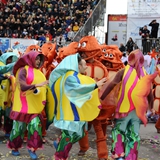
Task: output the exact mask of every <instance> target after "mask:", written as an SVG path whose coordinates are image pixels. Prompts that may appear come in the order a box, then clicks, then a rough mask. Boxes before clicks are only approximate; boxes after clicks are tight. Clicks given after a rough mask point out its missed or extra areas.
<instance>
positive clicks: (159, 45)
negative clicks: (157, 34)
mask: <svg viewBox="0 0 160 160" xmlns="http://www.w3.org/2000/svg"><path fill="white" fill-rule="evenodd" d="M135 44H136V45H137V46H138V48H139V49H141V50H142V51H143V54H147V53H148V52H151V51H152V50H153V49H155V50H156V51H157V52H158V51H160V38H146V39H144V38H140V39H136V40H135Z"/></svg>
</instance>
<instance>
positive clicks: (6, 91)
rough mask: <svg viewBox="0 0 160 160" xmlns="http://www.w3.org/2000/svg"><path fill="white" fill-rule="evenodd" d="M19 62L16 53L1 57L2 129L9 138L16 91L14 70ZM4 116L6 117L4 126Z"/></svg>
mask: <svg viewBox="0 0 160 160" xmlns="http://www.w3.org/2000/svg"><path fill="white" fill-rule="evenodd" d="M9 58H12V60H11V62H10V63H9V64H8V62H7V60H8V59H9ZM17 60H18V57H17V55H16V54H15V53H14V52H7V53H3V54H2V55H1V56H0V75H1V78H0V79H1V81H0V85H1V86H0V128H2V127H3V130H4V132H5V136H9V134H10V131H11V130H12V120H11V119H10V118H9V113H10V110H11V97H12V93H13V91H14V76H13V75H12V69H13V66H14V64H15V62H16V61H17ZM2 116H4V125H2Z"/></svg>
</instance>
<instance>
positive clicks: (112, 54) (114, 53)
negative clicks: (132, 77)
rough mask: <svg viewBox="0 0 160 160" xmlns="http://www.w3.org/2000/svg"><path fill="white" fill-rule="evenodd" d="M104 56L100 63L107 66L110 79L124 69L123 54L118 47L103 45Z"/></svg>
mask: <svg viewBox="0 0 160 160" xmlns="http://www.w3.org/2000/svg"><path fill="white" fill-rule="evenodd" d="M101 50H102V56H101V57H100V61H101V62H102V63H103V65H104V66H106V68H107V70H108V72H109V78H110V77H112V76H114V75H115V74H116V72H117V71H119V70H120V69H122V68H124V67H125V66H124V64H123V62H122V61H121V57H122V52H121V51H120V50H119V48H118V46H116V45H106V44H103V45H101Z"/></svg>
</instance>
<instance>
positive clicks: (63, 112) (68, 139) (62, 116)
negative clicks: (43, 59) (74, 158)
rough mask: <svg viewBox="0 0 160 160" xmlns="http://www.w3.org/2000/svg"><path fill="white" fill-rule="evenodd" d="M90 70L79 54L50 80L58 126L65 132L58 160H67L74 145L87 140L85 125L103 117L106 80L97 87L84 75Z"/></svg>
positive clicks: (58, 69)
mask: <svg viewBox="0 0 160 160" xmlns="http://www.w3.org/2000/svg"><path fill="white" fill-rule="evenodd" d="M86 68H87V66H86V62H85V60H82V59H81V57H80V56H79V54H74V55H70V56H67V57H66V58H64V59H63V60H62V61H61V63H60V64H59V65H58V66H57V67H56V68H55V69H54V70H53V71H52V73H51V75H50V78H49V85H50V87H51V90H52V93H53V96H54V100H55V112H54V113H55V118H54V126H55V127H57V128H59V129H61V130H62V134H61V137H60V138H59V141H58V142H54V145H55V147H56V153H55V159H56V160H61V159H63V160H66V159H67V158H68V155H69V151H70V149H71V147H72V145H73V144H74V143H75V142H77V141H79V139H81V138H82V137H83V136H84V134H85V133H84V130H85V124H86V122H87V121H91V120H93V119H95V118H96V117H97V116H98V114H99V111H100V109H99V107H100V102H99V98H98V89H97V88H98V87H99V86H101V85H103V84H104V83H105V81H106V78H104V79H102V80H101V81H98V82H97V83H96V82H95V81H94V80H93V79H92V78H90V77H88V76H85V75H82V74H84V73H85V70H86Z"/></svg>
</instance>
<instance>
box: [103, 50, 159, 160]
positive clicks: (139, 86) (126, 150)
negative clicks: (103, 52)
mask: <svg viewBox="0 0 160 160" xmlns="http://www.w3.org/2000/svg"><path fill="white" fill-rule="evenodd" d="M128 64H129V65H127V66H126V67H125V69H122V70H120V71H119V72H118V73H117V74H116V76H115V78H114V79H113V80H112V81H111V82H110V83H108V84H106V86H104V88H106V89H105V90H104V92H103V94H102V96H101V99H102V100H103V103H105V102H106V103H107V104H108V103H111V104H112V101H115V102H113V104H114V103H115V107H116V112H115V126H114V128H113V130H112V138H113V139H112V157H113V158H114V159H117V160H119V159H125V160H131V159H132V160H137V159H138V149H139V145H140V136H139V129H140V124H141V122H143V123H144V125H146V123H147V119H146V111H147V108H148V107H152V106H150V105H151V104H152V101H153V95H152V91H151V83H152V81H153V80H154V78H155V77H156V76H157V74H158V73H154V74H152V75H146V72H145V70H144V67H143V66H144V56H143V54H142V52H141V51H140V50H134V51H132V52H131V53H130V55H129V56H128ZM114 92H115V94H114ZM107 99H108V102H107ZM109 99H110V100H109Z"/></svg>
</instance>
